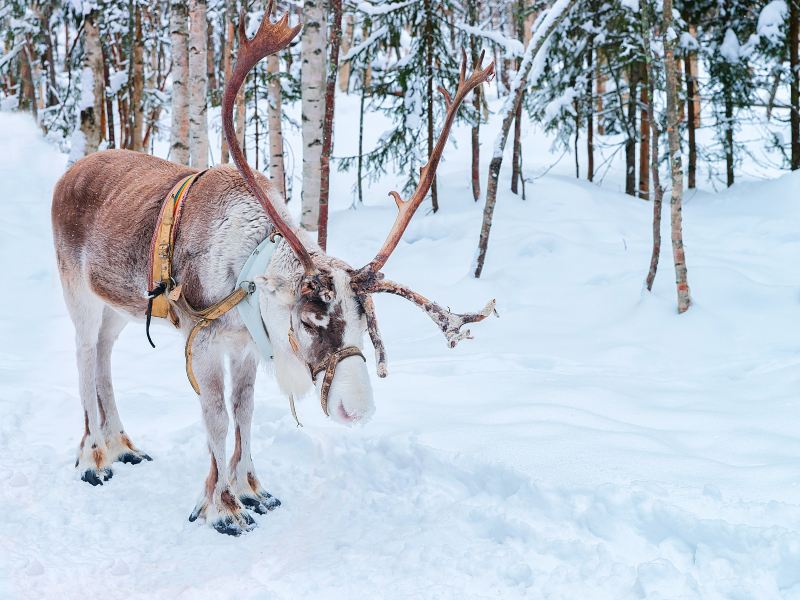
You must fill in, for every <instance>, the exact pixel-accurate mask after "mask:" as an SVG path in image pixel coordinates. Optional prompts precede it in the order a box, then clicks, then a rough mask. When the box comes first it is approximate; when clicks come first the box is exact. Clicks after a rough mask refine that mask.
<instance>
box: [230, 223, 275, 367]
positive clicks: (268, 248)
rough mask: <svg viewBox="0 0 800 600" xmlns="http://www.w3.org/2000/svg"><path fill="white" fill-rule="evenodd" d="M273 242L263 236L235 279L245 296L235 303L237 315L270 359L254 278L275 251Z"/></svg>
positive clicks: (264, 270) (260, 272)
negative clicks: (262, 239)
mask: <svg viewBox="0 0 800 600" xmlns="http://www.w3.org/2000/svg"><path fill="white" fill-rule="evenodd" d="M275 246H276V244H275V242H273V241H272V240H270V236H267V237H266V238H264V241H262V242H261V243H260V244H259V245H258V246H256V249H255V250H253V252H252V254H250V256H248V257H247V261H245V263H244V266H243V267H242V270H241V271H239V277H238V278H237V279H236V287H237V288H239V287H241V288H244V289H245V291H247V296H245V297H244V299H243V300H242V301H241V302H239V304H237V305H236V310H238V311H239V316H240V317H241V318H242V321H243V322H244V325H245V327H247V331H248V332H249V333H250V337H252V338H253V341H254V342H255V343H256V346H257V347H258V351H259V352H260V353H261V356H262V357H264V359H265V360H271V359H272V344H271V343H270V341H269V334H268V333H267V328H266V327H265V326H264V320H263V319H262V318H261V307H260V306H259V303H258V293H257V290H256V283H255V278H256V277H258V276H259V275H263V274H264V273H265V272H266V270H267V264H268V263H269V261H270V259H271V258H272V253H273V252H275Z"/></svg>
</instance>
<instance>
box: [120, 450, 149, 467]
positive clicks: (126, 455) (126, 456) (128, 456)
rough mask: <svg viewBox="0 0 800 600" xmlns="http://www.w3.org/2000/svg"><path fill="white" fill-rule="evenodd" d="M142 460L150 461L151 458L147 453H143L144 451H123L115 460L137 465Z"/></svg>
mask: <svg viewBox="0 0 800 600" xmlns="http://www.w3.org/2000/svg"><path fill="white" fill-rule="evenodd" d="M143 460H146V461H151V460H153V459H152V458H151V457H150V455H149V454H145V453H144V452H138V451H136V452H133V451H128V452H123V453H122V454H120V455H119V456H118V457H117V462H121V463H126V464H130V465H138V464H139V463H140V462H142V461H143Z"/></svg>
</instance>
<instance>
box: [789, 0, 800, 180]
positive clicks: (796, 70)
mask: <svg viewBox="0 0 800 600" xmlns="http://www.w3.org/2000/svg"><path fill="white" fill-rule="evenodd" d="M798 46H800V0H789V104H790V106H791V113H790V116H789V129H790V131H791V145H792V164H791V166H792V171H796V170H798V169H800V59H798Z"/></svg>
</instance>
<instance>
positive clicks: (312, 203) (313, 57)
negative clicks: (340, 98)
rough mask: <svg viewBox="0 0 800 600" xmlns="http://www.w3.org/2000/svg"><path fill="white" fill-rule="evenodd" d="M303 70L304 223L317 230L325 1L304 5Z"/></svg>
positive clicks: (310, 228) (312, 229)
mask: <svg viewBox="0 0 800 600" xmlns="http://www.w3.org/2000/svg"><path fill="white" fill-rule="evenodd" d="M303 20H304V26H303V34H302V38H301V45H302V47H301V55H300V56H301V60H302V67H301V71H300V85H301V100H302V102H301V103H302V113H303V116H302V140H303V191H302V194H301V198H302V200H301V202H302V214H301V217H300V224H301V225H302V226H303V228H304V229H306V230H309V231H316V230H317V224H318V221H319V192H320V183H321V175H322V172H321V168H320V167H321V158H322V121H323V116H324V112H325V102H324V93H325V29H326V21H325V0H305V2H304V3H303Z"/></svg>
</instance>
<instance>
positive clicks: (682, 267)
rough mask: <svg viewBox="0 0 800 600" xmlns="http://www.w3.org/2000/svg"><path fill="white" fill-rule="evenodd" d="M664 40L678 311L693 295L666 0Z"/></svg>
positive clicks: (669, 0) (672, 39) (675, 77)
mask: <svg viewBox="0 0 800 600" xmlns="http://www.w3.org/2000/svg"><path fill="white" fill-rule="evenodd" d="M662 36H663V40H664V72H665V76H666V81H667V86H666V87H667V140H668V143H669V163H670V172H671V175H672V193H671V195H670V203H669V204H670V222H671V230H672V258H673V261H674V262H675V285H676V287H677V292H678V312H679V313H684V312H686V311H687V310H689V304H690V303H691V296H690V294H689V282H688V279H687V270H686V255H685V252H684V248H683V223H682V202H683V165H682V163H681V140H680V132H679V130H678V126H679V121H680V114H679V111H678V65H677V63H676V61H675V39H676V37H677V35H676V34H675V30H674V29H673V28H672V0H664V16H663V24H662Z"/></svg>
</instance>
